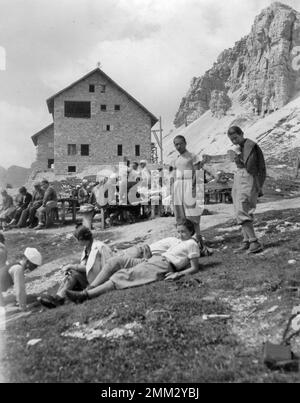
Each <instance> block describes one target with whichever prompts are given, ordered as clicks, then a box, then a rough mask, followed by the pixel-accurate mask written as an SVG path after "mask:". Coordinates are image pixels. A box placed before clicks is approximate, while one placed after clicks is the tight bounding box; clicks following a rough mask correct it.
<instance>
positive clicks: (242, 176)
mask: <svg viewBox="0 0 300 403" xmlns="http://www.w3.org/2000/svg"><path fill="white" fill-rule="evenodd" d="M228 137H229V139H230V140H231V142H232V143H233V144H234V145H235V146H237V147H238V150H237V152H235V151H233V150H229V151H228V154H229V155H230V156H231V160H232V161H233V162H235V164H236V166H237V171H236V173H235V175H234V184H233V188H232V198H233V204H234V211H235V217H236V220H237V223H238V224H239V225H241V228H242V235H243V241H242V245H241V247H239V248H238V249H237V250H236V251H235V252H236V253H238V252H243V251H248V253H258V252H261V251H262V245H261V244H260V243H259V242H258V240H257V237H256V235H255V231H254V226H253V213H254V211H255V208H256V203H257V199H258V197H260V196H262V195H263V192H262V188H263V184H264V182H265V179H266V166H265V160H264V155H263V152H262V150H261V149H260V147H259V146H258V145H257V144H256V143H255V142H254V141H252V140H250V139H246V138H244V132H243V131H242V129H241V128H240V127H238V126H232V127H230V128H229V130H228Z"/></svg>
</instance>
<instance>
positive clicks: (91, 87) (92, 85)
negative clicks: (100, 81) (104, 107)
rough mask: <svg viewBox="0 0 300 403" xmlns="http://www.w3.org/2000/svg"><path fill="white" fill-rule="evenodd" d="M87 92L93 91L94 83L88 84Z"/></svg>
mask: <svg viewBox="0 0 300 403" xmlns="http://www.w3.org/2000/svg"><path fill="white" fill-rule="evenodd" d="M89 92H95V86H94V84H90V85H89Z"/></svg>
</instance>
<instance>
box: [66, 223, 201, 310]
mask: <svg viewBox="0 0 300 403" xmlns="http://www.w3.org/2000/svg"><path fill="white" fill-rule="evenodd" d="M177 231H178V234H179V236H180V239H181V242H180V243H178V244H177V245H175V246H173V247H171V248H170V249H168V250H167V252H165V253H162V254H161V255H160V256H158V255H155V256H152V257H151V258H150V259H148V260H143V261H141V262H139V263H138V264H136V265H135V266H133V267H131V268H121V267H120V266H121V264H122V263H123V259H124V257H123V256H120V257H115V258H113V259H109V261H108V262H107V264H106V265H105V266H104V267H103V270H102V271H101V273H100V274H99V276H98V277H97V278H96V279H95V281H93V283H92V284H91V285H90V286H89V287H88V288H86V289H85V290H84V291H81V292H77V291H67V292H66V294H67V297H68V298H69V299H70V300H71V301H73V302H79V303H81V302H84V301H85V300H87V299H92V298H97V297H99V296H100V295H102V294H104V293H106V292H109V291H114V290H121V289H125V288H131V287H137V286H140V285H145V284H149V283H152V282H154V281H159V280H162V279H163V278H165V279H166V280H176V279H178V278H180V277H182V276H184V275H186V274H195V273H197V272H198V271H199V257H200V250H199V246H198V243H197V241H196V240H195V239H194V238H193V235H194V233H195V230H194V224H193V223H192V222H191V221H189V220H185V221H184V222H182V223H180V224H177ZM137 261H138V259H137ZM112 263H113V264H112ZM188 266H190V267H189V268H187V269H186V267H188ZM123 267H124V266H123Z"/></svg>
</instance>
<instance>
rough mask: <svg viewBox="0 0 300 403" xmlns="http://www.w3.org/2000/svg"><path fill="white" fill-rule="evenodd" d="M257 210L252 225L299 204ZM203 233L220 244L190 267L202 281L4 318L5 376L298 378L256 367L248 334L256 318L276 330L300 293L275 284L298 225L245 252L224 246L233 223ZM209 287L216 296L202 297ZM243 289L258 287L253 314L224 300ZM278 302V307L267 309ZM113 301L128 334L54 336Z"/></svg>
mask: <svg viewBox="0 0 300 403" xmlns="http://www.w3.org/2000/svg"><path fill="white" fill-rule="evenodd" d="M257 218H258V219H257V224H258V225H264V222H265V221H266V220H272V219H276V218H277V219H282V220H286V219H288V221H296V222H300V210H293V211H284V212H275V213H272V212H268V213H266V214H263V215H260V216H258V217H257ZM228 225H230V223H229V224H228ZM223 227H224V226H223ZM204 235H205V236H206V238H207V239H209V240H212V243H211V246H213V247H217V248H219V250H220V252H218V253H216V254H215V255H214V256H213V257H210V258H205V259H203V267H204V271H203V272H202V273H199V274H198V275H197V276H196V278H198V279H199V280H200V281H201V285H200V287H199V284H198V283H197V282H196V281H194V280H193V279H185V280H181V281H180V282H177V283H166V282H160V283H155V284H152V285H149V286H146V287H139V288H136V289H129V290H124V291H118V292H114V293H110V294H107V295H105V296H103V297H101V298H99V299H96V300H93V301H88V302H86V303H84V304H82V305H80V306H75V305H72V304H70V305H66V306H64V307H61V308H59V309H57V310H55V311H54V310H53V311H44V312H43V313H40V312H37V313H35V314H33V315H31V316H30V317H28V318H27V319H22V320H20V321H19V322H18V323H14V324H12V325H10V326H9V327H8V332H7V337H6V339H7V340H6V342H7V348H6V353H5V356H4V361H3V365H4V368H5V373H6V375H7V378H8V380H9V381H12V382H16V381H18V382H51V381H52V382H64V381H65V382H256V381H265V382H274V381H286V382H296V381H298V379H299V375H298V374H285V373H279V372H275V373H274V372H270V371H268V370H267V369H266V368H265V367H264V365H263V364H262V362H261V356H262V354H261V351H262V343H261V340H260V339H259V337H260V335H258V338H257V339H256V338H255V336H253V338H252V339H251V337H252V336H251V332H253V331H254V330H255V329H256V328H257V329H259V326H260V325H261V324H262V323H263V324H266V326H262V327H261V332H262V333H263V334H264V336H265V337H266V338H267V339H268V338H272V336H273V337H274V335H278V333H282V329H283V327H284V324H285V321H286V319H287V315H288V313H289V312H290V309H291V307H292V306H294V305H295V304H299V300H297V299H293V298H295V297H293V296H291V295H289V294H287V293H286V292H285V291H284V288H283V285H284V282H285V281H286V280H287V279H288V278H290V277H292V276H293V275H294V273H295V270H296V269H295V267H297V266H289V265H288V264H287V262H288V260H289V259H291V258H296V259H297V258H299V257H300V246H299V244H298V238H299V235H300V231H299V230H298V231H296V232H289V231H287V232H285V233H277V232H276V230H275V232H274V233H273V234H268V235H266V236H265V237H264V238H263V241H264V243H265V245H266V248H267V249H266V252H265V253H264V254H263V255H258V256H253V257H246V256H236V255H233V254H232V247H235V246H236V245H237V243H238V241H239V234H238V232H229V233H228V234H227V235H225V240H224V241H213V239H214V236H216V235H218V236H220V233H219V232H218V231H217V228H214V229H210V230H208V231H206V232H205V234H204ZM226 246H227V247H228V248H227V249H223V248H224V247H225V248H226ZM207 296H215V297H216V298H211V299H210V300H203V298H205V297H207ZM248 296H250V297H251V298H256V297H262V296H266V297H267V301H266V303H265V305H264V306H262V307H261V309H260V310H258V311H257V312H254V313H253V311H252V309H253V305H252V306H251V307H248V308H245V309H249V312H243V308H242V305H241V309H240V311H241V312H238V311H237V310H233V308H232V305H231V304H230V301H239V298H241V301H242V300H243V298H248ZM225 297H226V298H229V300H227V301H228V302H225V301H224V298H225ZM280 298H281V299H280ZM278 301H280V303H279V302H278ZM276 303H277V304H278V305H279V308H278V311H277V312H274V313H267V309H269V308H270V307H272V306H274V305H276ZM254 306H255V305H254ZM153 308H154V309H164V310H167V311H168V312H169V314H165V315H164V314H162V315H147V311H148V310H149V309H153ZM114 310H116V311H117V313H118V317H117V319H116V320H117V322H118V323H119V324H122V323H128V322H132V321H133V320H136V321H137V322H139V323H141V324H142V330H140V331H139V332H137V333H136V337H135V338H134V339H130V338H127V339H126V338H124V339H118V340H116V341H113V340H107V339H102V338H100V339H95V340H93V341H85V340H79V339H71V338H64V337H62V336H61V333H62V332H63V331H65V330H67V329H68V328H69V327H70V326H71V325H72V324H73V323H74V322H80V323H84V322H89V321H90V320H93V319H99V318H102V317H105V316H107V315H109V314H111V313H112V312H113V311H114ZM204 313H206V314H211V313H219V314H221V313H226V314H231V315H232V317H233V321H232V320H230V321H228V322H226V321H220V320H217V321H206V322H203V321H201V315H202V314H204ZM243 314H245V316H243ZM248 314H249V315H248ZM243 335H244V336H245V339H243V337H244V336H243ZM32 338H41V339H42V342H41V343H39V344H38V345H36V346H34V347H27V346H26V344H27V341H28V340H30V339H32ZM247 338H248V339H247ZM246 340H247V342H246ZM249 341H250V343H249ZM251 341H252V345H251Z"/></svg>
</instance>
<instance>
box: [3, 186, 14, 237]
mask: <svg viewBox="0 0 300 403" xmlns="http://www.w3.org/2000/svg"><path fill="white" fill-rule="evenodd" d="M1 196H2V207H1V209H0V225H1V226H2V229H3V230H5V229H6V226H7V224H8V223H9V222H10V221H11V220H12V218H13V214H14V213H15V211H16V208H15V206H14V201H13V198H12V197H11V196H10V195H9V194H8V193H7V191H6V190H2V192H1Z"/></svg>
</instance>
